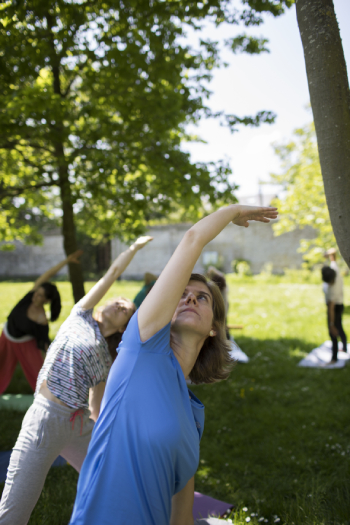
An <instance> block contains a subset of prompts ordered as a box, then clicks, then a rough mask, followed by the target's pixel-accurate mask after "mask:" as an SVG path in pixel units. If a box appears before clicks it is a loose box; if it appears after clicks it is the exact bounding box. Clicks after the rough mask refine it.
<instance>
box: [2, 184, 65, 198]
mask: <svg viewBox="0 0 350 525" xmlns="http://www.w3.org/2000/svg"><path fill="white" fill-rule="evenodd" d="M50 186H57V182H56V181H51V182H41V183H40V184H28V185H27V186H17V187H16V186H12V187H11V188H9V187H8V186H7V187H6V188H5V185H4V183H3V182H1V183H0V201H1V200H3V199H5V198H6V197H17V196H18V195H21V194H22V193H24V192H25V191H27V190H36V189H40V188H45V187H50Z"/></svg>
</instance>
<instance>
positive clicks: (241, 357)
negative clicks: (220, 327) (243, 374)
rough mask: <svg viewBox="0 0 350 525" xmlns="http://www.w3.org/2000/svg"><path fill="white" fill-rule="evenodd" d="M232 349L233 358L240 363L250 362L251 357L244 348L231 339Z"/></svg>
mask: <svg viewBox="0 0 350 525" xmlns="http://www.w3.org/2000/svg"><path fill="white" fill-rule="evenodd" d="M230 344H231V350H230V356H231V357H232V359H235V360H236V361H238V362H239V363H248V362H249V357H248V356H247V355H246V354H245V353H244V352H243V350H242V349H241V348H240V347H239V346H238V344H237V343H236V342H235V341H230Z"/></svg>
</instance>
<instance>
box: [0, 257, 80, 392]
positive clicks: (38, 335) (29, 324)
mask: <svg viewBox="0 0 350 525" xmlns="http://www.w3.org/2000/svg"><path fill="white" fill-rule="evenodd" d="M82 253H83V252H82V251H81V250H78V251H76V252H74V253H72V254H71V255H69V256H68V257H67V258H66V259H64V260H63V261H61V262H60V263H58V264H56V266H53V267H52V268H50V270H47V272H45V273H43V274H42V275H41V276H40V277H39V278H38V279H37V280H36V281H35V283H34V287H33V289H32V290H31V291H30V292H28V293H27V294H26V295H25V296H24V297H23V299H21V300H20V301H19V303H17V304H16V306H15V307H14V308H13V309H12V311H11V313H10V315H9V316H8V318H7V323H5V325H4V328H3V331H2V334H1V337H0V394H2V393H3V392H5V390H6V388H7V387H8V385H9V383H10V381H11V378H12V376H13V373H14V371H15V368H16V365H17V363H18V362H20V364H21V367H22V369H23V372H24V374H25V376H26V378H27V380H28V383H29V384H30V386H31V387H32V389H33V391H34V390H35V385H36V380H37V377H38V374H39V371H40V368H41V367H42V366H43V362H44V357H43V355H44V352H46V350H47V349H48V347H49V344H50V339H49V324H48V320H47V318H46V313H45V309H44V305H45V304H47V303H50V309H51V321H56V319H58V316H59V315H60V312H61V298H60V294H59V292H58V290H57V286H56V285H55V284H52V283H49V282H48V281H49V279H51V278H52V277H53V276H54V275H56V273H57V272H59V271H60V270H61V268H63V267H64V266H65V265H66V264H68V263H76V264H78V263H79V257H80V256H81V254H82Z"/></svg>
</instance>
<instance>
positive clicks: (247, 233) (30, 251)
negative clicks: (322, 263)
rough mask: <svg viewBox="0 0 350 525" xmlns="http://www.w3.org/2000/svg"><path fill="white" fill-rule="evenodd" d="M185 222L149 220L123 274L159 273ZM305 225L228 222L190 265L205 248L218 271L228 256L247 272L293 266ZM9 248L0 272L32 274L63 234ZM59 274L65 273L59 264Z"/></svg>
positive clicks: (56, 255) (114, 246) (59, 251)
mask: <svg viewBox="0 0 350 525" xmlns="http://www.w3.org/2000/svg"><path fill="white" fill-rule="evenodd" d="M189 227H190V224H171V225H166V226H155V227H153V228H151V229H150V230H149V231H148V234H149V235H152V236H153V237H154V240H153V241H152V242H151V243H150V244H148V245H147V246H146V247H145V248H144V249H143V250H142V251H141V252H138V253H137V254H136V256H135V258H134V259H133V261H132V262H131V264H130V265H129V267H128V268H127V270H126V271H125V272H124V274H123V276H122V277H123V278H126V279H134V278H135V279H142V278H143V274H144V273H145V272H146V271H149V272H152V273H155V274H159V273H160V272H161V271H162V270H163V268H164V266H165V265H166V263H167V262H168V260H169V259H170V257H171V255H172V254H173V252H174V250H175V248H176V246H177V245H178V244H179V242H180V240H181V239H182V237H183V235H184V233H185V232H186V231H187V230H188V228H189ZM313 235H314V234H313V231H312V229H311V228H309V229H305V230H303V231H301V230H296V231H294V232H290V233H286V234H284V235H280V236H279V237H275V236H274V234H273V230H272V226H271V224H261V223H251V224H250V226H249V228H238V227H237V226H234V225H233V224H230V225H229V226H227V227H226V228H225V230H224V231H222V232H221V233H220V235H218V236H217V237H216V239H214V240H213V241H212V242H210V243H209V244H208V245H207V246H206V247H205V248H204V250H203V253H202V255H201V256H200V258H199V259H198V261H197V264H196V266H195V271H196V272H203V271H204V266H203V264H204V259H205V257H206V255H205V254H208V253H213V252H214V253H217V254H218V255H219V257H220V258H221V259H222V261H223V266H224V271H225V272H230V271H231V261H232V260H233V259H246V260H248V261H250V263H251V268H252V271H253V273H259V272H260V271H261V270H262V269H263V267H264V265H265V264H266V263H271V264H272V265H273V271H274V272H277V273H281V272H283V270H284V268H298V267H300V265H301V263H302V256H301V254H300V253H299V252H298V251H297V250H298V248H299V242H300V239H302V238H311V237H312V236H313ZM15 245H16V249H15V250H13V251H12V252H1V251H0V277H2V278H11V277H24V276H26V275H28V276H36V275H37V276H38V275H40V274H42V273H43V272H45V271H46V270H48V269H49V268H51V267H52V266H54V265H55V264H57V263H58V262H59V261H61V260H63V259H64V258H65V254H64V251H63V239H62V236H61V235H60V234H58V233H57V234H54V235H46V236H45V237H44V243H43V245H42V246H24V245H23V244H21V243H19V242H16V243H15ZM125 248H126V246H125V245H124V244H122V243H121V242H120V241H119V240H118V239H113V240H112V242H111V251H112V260H113V259H115V258H116V257H117V256H118V254H119V253H121V252H122V251H123V250H125ZM59 274H60V275H67V267H66V266H65V267H64V268H63V269H62V270H61V271H60V272H59Z"/></svg>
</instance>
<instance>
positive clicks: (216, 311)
mask: <svg viewBox="0 0 350 525" xmlns="http://www.w3.org/2000/svg"><path fill="white" fill-rule="evenodd" d="M190 281H199V282H201V283H204V284H205V285H206V286H207V287H208V289H209V291H210V293H211V296H212V299H213V328H214V330H215V331H216V336H214V337H207V339H206V340H205V341H204V344H203V346H202V349H201V351H200V352H199V355H198V357H197V360H196V362H195V365H194V367H193V368H192V370H191V372H190V374H189V378H190V379H191V381H192V383H194V384H199V383H215V382H216V381H221V380H223V379H227V378H228V376H229V374H230V372H231V370H232V367H233V366H234V364H235V361H234V360H233V359H232V358H231V356H230V350H231V345H230V342H229V341H228V340H227V337H226V312H225V303H224V300H223V298H222V295H221V292H220V290H219V288H218V286H217V285H216V284H215V283H214V282H212V281H209V280H207V279H206V277H204V275H201V274H199V273H192V274H191V277H190Z"/></svg>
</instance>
